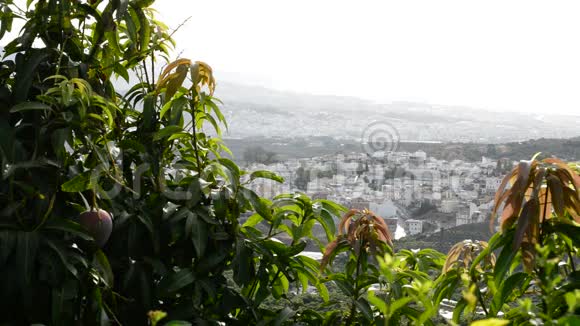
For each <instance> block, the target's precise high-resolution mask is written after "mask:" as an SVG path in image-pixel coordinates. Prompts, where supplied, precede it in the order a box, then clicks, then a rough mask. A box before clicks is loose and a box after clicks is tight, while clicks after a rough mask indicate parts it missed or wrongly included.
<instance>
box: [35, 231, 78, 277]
mask: <svg viewBox="0 0 580 326" xmlns="http://www.w3.org/2000/svg"><path fill="white" fill-rule="evenodd" d="M43 243H45V244H47V245H48V246H49V247H50V248H51V249H52V250H54V252H55V253H56V254H57V255H58V257H59V258H60V261H61V263H62V264H63V265H64V266H65V267H66V269H67V270H68V271H69V272H70V273H71V274H72V275H74V276H75V277H77V274H78V271H77V269H76V268H75V267H74V266H73V265H72V264H71V263H69V262H68V260H67V257H66V254H65V253H64V250H65V249H64V248H62V247H61V246H59V245H57V244H56V243H54V242H53V241H51V240H49V239H44V241H43Z"/></svg>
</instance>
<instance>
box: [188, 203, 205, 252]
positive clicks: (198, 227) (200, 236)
mask: <svg viewBox="0 0 580 326" xmlns="http://www.w3.org/2000/svg"><path fill="white" fill-rule="evenodd" d="M189 218H190V217H188V219H189ZM191 219H192V221H191V226H192V228H191V240H192V241H193V246H194V247H195V252H196V254H197V257H198V258H201V257H203V254H204V253H205V249H206V247H207V239H208V231H207V224H206V223H205V221H204V220H203V219H201V218H199V217H198V216H197V214H192V215H191Z"/></svg>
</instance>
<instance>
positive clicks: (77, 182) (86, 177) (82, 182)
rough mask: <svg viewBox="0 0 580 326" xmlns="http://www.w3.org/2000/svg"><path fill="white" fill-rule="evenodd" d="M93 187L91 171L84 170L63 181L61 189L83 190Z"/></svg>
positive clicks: (66, 190)
mask: <svg viewBox="0 0 580 326" xmlns="http://www.w3.org/2000/svg"><path fill="white" fill-rule="evenodd" d="M90 188H91V172H90V171H87V172H83V173H81V174H78V175H76V176H75V177H73V178H72V179H70V180H69V181H67V182H65V183H63V184H62V185H61V186H60V189H61V190H62V191H64V192H81V191H85V190H87V189H90Z"/></svg>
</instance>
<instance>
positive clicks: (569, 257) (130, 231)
mask: <svg viewBox="0 0 580 326" xmlns="http://www.w3.org/2000/svg"><path fill="white" fill-rule="evenodd" d="M152 2H153V1H144V0H136V1H128V0H111V1H104V0H91V1H73V0H37V1H33V0H28V1H26V2H25V3H24V1H21V2H18V3H13V2H12V1H4V2H3V3H2V4H0V7H1V10H0V24H1V25H0V38H1V37H2V36H3V35H4V33H5V32H6V31H10V29H11V26H12V21H13V20H15V19H20V20H22V21H23V22H24V23H25V24H24V27H23V29H22V30H21V31H20V34H19V37H17V38H16V39H14V40H11V41H10V42H9V43H8V44H7V46H6V47H5V52H6V53H5V54H4V56H3V58H2V60H3V61H2V62H0V180H1V183H0V276H1V278H2V282H0V296H1V301H2V310H3V312H2V314H0V323H9V324H31V323H42V324H48V325H96V324H99V325H100V324H103V325H106V324H124V325H140V324H152V325H162V324H163V325H186V324H193V323H195V324H218V323H220V322H223V323H226V324H228V325H229V324H234V325H235V324H245V325H248V324H261V325H266V324H275V325H282V324H302V325H340V324H349V325H353V324H360V325H370V324H377V325H383V324H384V325H400V324H416V325H424V324H427V325H428V324H435V323H438V322H443V319H442V318H441V317H439V309H440V308H442V307H443V306H444V305H448V306H449V305H450V306H451V308H449V310H451V311H453V313H452V316H451V319H452V321H450V323H466V322H471V321H472V320H475V319H485V320H483V321H478V322H476V323H478V324H479V325H503V324H507V323H512V324H514V325H526V324H542V323H545V324H554V323H559V324H570V325H572V324H574V323H579V322H580V317H579V316H578V314H579V313H580V310H579V309H580V274H578V273H579V272H578V271H576V266H575V260H576V259H577V256H578V248H579V246H580V237H579V235H580V232H579V231H580V226H578V224H577V222H578V216H579V215H580V197H579V194H580V176H579V175H578V170H577V167H578V166H577V165H574V164H570V165H567V164H565V163H563V162H561V161H558V160H554V159H546V160H543V161H539V160H536V159H532V160H531V161H524V162H522V163H521V164H520V165H519V166H518V167H517V168H516V169H515V170H514V171H513V172H512V173H511V174H508V176H507V177H506V179H505V182H504V184H503V185H502V187H501V189H500V191H499V192H498V195H497V198H496V202H497V208H499V207H500V206H502V205H503V206H504V209H503V216H502V219H501V232H499V233H497V234H495V235H494V236H493V237H492V238H491V239H490V241H489V243H486V242H482V241H477V240H476V239H475V240H474V241H470V240H466V241H462V242H460V243H458V244H457V245H456V246H454V247H453V248H452V250H451V251H450V252H449V254H448V255H447V256H445V255H444V254H442V253H439V252H437V251H435V250H432V249H422V250H399V251H396V250H394V249H393V248H392V242H391V235H390V233H389V230H388V228H387V226H386V224H385V223H384V221H383V220H382V219H381V218H380V217H378V216H376V215H374V214H373V213H372V212H369V211H366V210H364V211H357V210H352V211H349V212H346V209H345V208H344V207H341V206H340V205H337V204H335V203H333V202H330V201H326V200H312V199H310V198H308V197H307V196H305V195H304V194H300V193H295V194H285V195H280V196H278V197H276V198H274V199H273V200H271V201H270V200H267V199H264V198H260V197H259V196H258V195H257V194H256V193H255V192H253V191H252V190H250V187H249V184H250V183H251V182H253V181H254V180H255V179H257V178H268V179H271V180H274V181H278V182H282V181H283V180H282V178H281V177H279V176H277V175H275V174H273V173H270V172H268V171H254V172H247V171H243V170H241V169H240V168H239V167H238V166H237V165H236V164H235V163H234V162H233V161H231V160H230V159H228V158H225V157H224V156H223V155H222V154H223V153H226V154H227V152H228V150H227V148H226V147H225V146H224V145H223V144H222V142H221V140H220V138H219V135H220V134H221V129H222V128H224V127H226V128H227V124H226V121H225V119H224V117H223V115H222V114H221V112H220V109H219V106H218V104H219V101H218V100H217V99H215V98H214V97H213V96H212V95H213V91H214V89H215V87H216V82H215V80H214V78H213V74H212V70H211V68H210V67H209V66H208V65H207V64H205V63H203V62H194V61H191V60H189V59H184V58H180V59H177V60H174V61H171V62H169V61H170V60H169V59H168V58H169V56H170V55H171V54H170V50H171V47H172V41H171V33H172V32H170V31H169V30H168V28H167V27H166V26H165V25H164V24H163V23H161V22H159V21H156V20H155V19H154V11H153V10H152V9H151V8H150V7H149V6H150V5H151V3H152ZM200 28H201V27H200ZM162 59H163V60H164V61H163V62H157V60H162ZM156 67H157V69H156ZM159 68H161V69H159ZM158 71H161V73H158ZM116 78H123V79H125V80H127V82H129V83H130V85H131V87H130V89H129V91H128V92H126V93H125V94H119V93H118V91H117V90H116V89H115V86H114V83H113V81H114V80H115V79H116ZM508 184H510V185H511V187H506V186H507V185H508ZM506 189H507V190H506ZM87 211H88V213H87ZM345 213H346V214H345ZM343 214H344V216H342V215H343ZM111 216H112V232H111V234H110V235H109V234H108V232H109V231H110V230H108V225H109V224H108V223H109V222H110V220H109V218H110V217H111ZM341 216H342V219H341ZM339 220H340V223H337V222H338V221H339ZM337 224H338V227H337ZM318 225H320V226H321V227H322V229H323V230H324V232H325V234H326V239H324V240H321V239H318V238H316V237H314V236H313V235H312V230H313V228H314V227H318ZM264 230H265V231H264ZM281 234H284V237H285V238H288V239H290V240H289V242H288V243H282V242H280V241H279V240H277V238H276V237H277V236H280V235H281ZM306 241H315V242H316V243H318V244H319V246H320V249H321V252H322V251H324V253H325V255H324V259H323V261H322V263H319V262H318V261H316V260H315V259H312V258H309V257H308V256H307V255H304V254H303V251H304V249H305V247H306ZM326 243H328V245H326V248H325V244H326ZM395 249H396V248H395ZM305 292H307V293H308V295H310V296H315V297H316V299H315V300H314V299H312V298H310V299H309V300H310V301H311V302H313V303H314V304H315V306H314V307H312V306H310V305H305V304H299V303H298V302H299V301H298V299H299V300H302V301H301V302H302V303H304V300H305V298H306V297H305V294H304V293H305ZM494 318H495V319H494ZM500 318H503V319H500ZM476 323H474V324H476Z"/></svg>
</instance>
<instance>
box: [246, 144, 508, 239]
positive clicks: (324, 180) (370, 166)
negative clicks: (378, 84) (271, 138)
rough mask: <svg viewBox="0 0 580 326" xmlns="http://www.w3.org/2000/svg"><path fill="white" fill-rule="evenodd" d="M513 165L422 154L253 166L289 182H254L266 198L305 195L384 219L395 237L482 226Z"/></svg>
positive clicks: (362, 155)
mask: <svg viewBox="0 0 580 326" xmlns="http://www.w3.org/2000/svg"><path fill="white" fill-rule="evenodd" d="M512 165H513V162H511V161H509V160H505V159H500V160H492V159H489V158H486V157H482V158H481V160H480V161H478V162H466V161H461V160H454V161H445V160H438V159H435V158H433V157H428V156H427V154H426V153H425V152H423V151H421V150H419V151H416V152H413V153H409V152H383V151H378V152H374V153H372V154H367V153H350V154H336V155H326V156H320V157H314V158H307V159H293V160H287V161H284V162H278V163H273V164H269V165H265V164H249V165H248V166H247V167H246V168H247V170H250V171H255V170H269V171H272V172H275V173H277V174H278V175H280V176H282V177H283V178H284V179H285V182H284V183H281V184H280V183H276V182H274V181H270V180H262V181H255V182H254V183H253V189H254V190H255V191H256V192H258V193H259V194H260V195H262V196H264V197H266V198H273V197H275V196H276V195H278V194H281V193H288V192H294V191H300V192H304V193H306V194H307V195H309V196H311V197H312V198H314V199H329V200H332V201H335V202H338V203H340V204H342V205H344V206H346V207H349V208H355V209H365V208H366V209H369V210H371V211H373V212H374V213H376V214H378V215H379V216H381V217H383V218H384V219H385V220H386V222H387V224H388V225H389V228H390V230H392V232H394V233H395V237H396V238H401V237H403V236H405V235H416V234H420V233H431V232H436V231H439V230H442V229H448V228H451V227H455V226H459V225H463V224H470V223H478V222H483V221H485V220H487V219H488V218H489V215H490V213H491V210H492V207H493V198H494V194H495V192H496V190H497V189H498V187H499V185H500V183H501V180H502V178H503V176H504V175H505V173H506V172H507V171H509V170H510V169H511V168H512Z"/></svg>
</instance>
